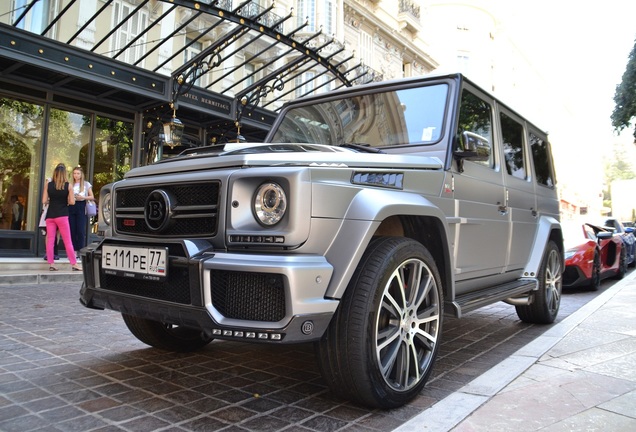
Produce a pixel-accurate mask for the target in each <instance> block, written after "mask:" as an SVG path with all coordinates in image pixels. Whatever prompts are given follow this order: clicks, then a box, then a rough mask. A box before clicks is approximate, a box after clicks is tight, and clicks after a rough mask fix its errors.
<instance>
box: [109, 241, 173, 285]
mask: <svg viewBox="0 0 636 432" xmlns="http://www.w3.org/2000/svg"><path fill="white" fill-rule="evenodd" d="M167 261H168V249H167V248H149V247H148V248H146V247H129V246H112V245H104V247H103V248H102V269H103V270H104V271H105V272H106V273H111V274H116V275H118V276H128V277H137V278H143V279H156V278H163V277H166V276H167V275H168V266H167V265H166V262H167Z"/></svg>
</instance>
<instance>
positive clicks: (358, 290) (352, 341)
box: [317, 237, 443, 408]
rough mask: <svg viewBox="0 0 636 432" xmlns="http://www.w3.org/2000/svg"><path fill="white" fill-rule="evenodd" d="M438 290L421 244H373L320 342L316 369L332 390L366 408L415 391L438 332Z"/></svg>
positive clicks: (403, 399)
mask: <svg viewBox="0 0 636 432" xmlns="http://www.w3.org/2000/svg"><path fill="white" fill-rule="evenodd" d="M442 305H443V294H442V285H441V279H440V277H439V273H438V271H437V267H436V265H435V261H434V260H433V257H432V256H431V254H430V253H429V252H428V250H426V248H425V247H424V246H422V245H421V244H420V243H418V242H416V241H413V240H410V239H405V238H398V237H382V238H378V239H375V240H373V241H372V242H371V243H370V244H369V247H368V248H367V250H366V252H365V254H364V256H363V258H362V260H361V261H360V264H359V265H358V268H357V269H356V271H355V273H354V275H353V278H352V279H351V282H350V283H349V286H348V287H347V291H346V293H345V295H344V297H343V299H342V301H341V303H340V306H339V308H338V311H337V312H336V315H335V316H334V319H333V320H332V322H331V324H330V326H329V329H328V330H327V332H326V333H325V335H324V337H323V338H322V339H321V341H320V342H318V344H317V347H318V364H319V366H320V369H321V372H322V374H323V377H324V378H325V380H326V381H327V383H328V384H329V387H330V388H331V390H332V391H333V392H334V393H336V394H338V395H340V396H341V397H343V398H346V399H349V400H352V401H354V402H357V403H360V404H362V405H366V406H369V407H373V408H396V407H399V406H402V405H404V404H405V403H407V402H408V401H410V400H411V399H413V398H414V397H415V396H417V395H418V394H419V392H420V391H421V389H422V387H423V386H424V384H425V383H426V380H427V379H428V377H429V375H430V374H431V371H432V369H433V364H434V361H435V358H436V356H437V351H438V349H439V345H440V344H441V334H442V317H443V315H442Z"/></svg>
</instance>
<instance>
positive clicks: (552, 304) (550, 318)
mask: <svg viewBox="0 0 636 432" xmlns="http://www.w3.org/2000/svg"><path fill="white" fill-rule="evenodd" d="M537 278H538V279H539V287H538V289H537V290H536V291H533V292H532V302H531V303H530V304H528V305H521V306H515V308H516V310H517V316H518V317H519V318H520V319H521V320H522V321H524V322H528V323H533V324H550V323H553V322H554V320H555V319H556V316H557V313H558V312H559V307H560V306H561V289H562V285H563V259H562V257H561V252H560V251H559V248H558V247H557V245H556V243H554V242H553V241H552V240H550V241H549V242H548V244H547V246H546V248H545V252H544V253H543V260H542V261H541V266H540V267H539V274H538V275H537Z"/></svg>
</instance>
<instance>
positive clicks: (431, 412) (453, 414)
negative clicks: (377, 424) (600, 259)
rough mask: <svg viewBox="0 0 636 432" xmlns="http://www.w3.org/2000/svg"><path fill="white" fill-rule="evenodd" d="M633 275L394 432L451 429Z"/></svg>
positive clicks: (538, 357)
mask: <svg viewBox="0 0 636 432" xmlns="http://www.w3.org/2000/svg"><path fill="white" fill-rule="evenodd" d="M632 279H636V272H631V274H629V275H627V276H626V277H625V278H624V279H622V280H620V281H618V282H617V283H616V284H614V285H613V286H612V287H610V288H609V289H607V290H606V291H604V292H603V293H601V294H599V295H598V296H597V297H596V298H594V299H593V300H591V301H590V302H589V303H587V304H586V305H585V306H583V307H581V308H580V309H578V310H577V311H576V312H574V313H572V314H571V315H569V316H568V317H567V318H565V319H564V320H563V321H561V322H559V323H557V324H554V325H553V326H552V327H551V328H550V329H549V330H547V331H546V332H545V333H543V334H542V335H541V336H539V337H537V338H536V339H535V340H534V341H532V342H531V343H529V344H527V345H526V346H524V347H522V348H519V349H518V350H517V351H516V352H515V353H513V354H512V355H511V356H510V357H508V358H507V359H506V360H503V361H502V362H500V363H499V364H497V365H495V366H493V367H492V368H491V369H489V370H488V371H486V372H485V373H483V374H482V375H480V376H479V377H477V378H475V379H474V380H473V381H471V382H470V383H468V384H466V385H465V386H464V387H462V388H460V389H459V390H457V391H456V392H454V393H453V394H451V395H449V396H447V397H446V398H444V399H442V400H441V401H439V402H438V403H436V404H435V405H433V406H431V407H430V408H428V409H426V410H424V411H422V412H421V413H420V414H418V415H417V416H415V417H413V418H412V419H411V420H409V421H408V422H406V423H404V424H403V425H401V426H400V427H398V428H396V429H394V430H393V432H421V431H427V432H448V431H449V430H451V429H452V428H453V427H455V426H457V425H458V424H459V423H460V422H461V421H463V420H464V419H465V418H467V417H468V416H469V415H470V414H472V413H473V412H474V411H475V410H477V409H478V408H479V407H480V406H481V405H483V404H484V403H486V402H487V401H488V400H489V399H490V398H492V397H493V396H495V395H496V394H497V393H498V392H500V391H501V390H503V389H504V388H505V387H506V386H507V385H508V384H510V383H511V382H512V381H514V380H515V379H516V378H518V377H519V376H520V375H521V374H523V373H524V372H525V371H526V370H527V369H528V368H530V367H531V366H532V365H534V364H535V363H536V362H537V361H538V360H539V359H540V358H541V357H542V356H543V355H544V354H545V353H546V352H548V351H549V350H550V349H551V348H552V347H553V346H554V345H556V344H557V343H558V342H559V341H561V340H562V339H563V338H564V337H565V336H567V335H568V333H570V332H571V331H572V330H573V329H575V328H576V327H577V326H578V325H579V324H581V323H582V322H583V321H584V320H585V319H586V318H588V317H589V316H590V315H592V314H593V313H594V312H595V311H597V310H598V309H600V308H601V307H602V306H603V305H604V304H605V303H607V302H608V301H609V300H610V299H611V298H612V297H614V296H615V295H616V294H617V293H618V292H620V291H621V290H622V289H623V288H624V287H625V286H626V285H627V284H628V283H629V282H631V281H632Z"/></svg>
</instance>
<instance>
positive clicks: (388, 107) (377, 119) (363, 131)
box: [269, 84, 448, 147]
mask: <svg viewBox="0 0 636 432" xmlns="http://www.w3.org/2000/svg"><path fill="white" fill-rule="evenodd" d="M447 95H448V85H447V84H436V85H430V86H425V87H418V88H409V89H401V90H394V91H387V92H382V93H374V94H364V95H359V96H347V97H343V98H341V99H336V100H331V101H328V102H323V103H319V104H314V105H306V106H300V107H297V108H292V109H290V110H289V111H287V112H286V113H285V117H284V119H283V120H282V122H281V123H280V124H279V126H278V129H277V130H276V132H275V134H274V135H273V136H272V138H271V139H270V140H269V141H270V142H275V143H317V144H327V145H340V144H347V143H356V144H362V145H369V146H371V147H385V146H395V145H409V144H433V143H435V142H437V141H438V140H439V139H440V137H441V134H442V126H443V122H444V112H445V110H446V103H447Z"/></svg>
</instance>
